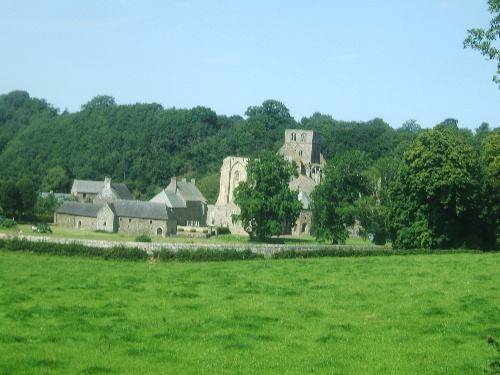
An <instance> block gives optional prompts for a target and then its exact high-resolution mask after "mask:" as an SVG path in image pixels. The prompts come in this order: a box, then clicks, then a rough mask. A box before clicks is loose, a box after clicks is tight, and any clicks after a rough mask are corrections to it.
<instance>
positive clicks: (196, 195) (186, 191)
mask: <svg viewBox="0 0 500 375" xmlns="http://www.w3.org/2000/svg"><path fill="white" fill-rule="evenodd" d="M177 189H178V190H179V191H180V194H181V195H182V196H183V197H184V199H185V200H186V201H200V202H203V203H207V200H206V199H205V197H204V196H203V194H201V191H200V190H199V189H198V188H197V187H196V185H195V184H194V183H193V182H187V181H177Z"/></svg>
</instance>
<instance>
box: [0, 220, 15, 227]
mask: <svg viewBox="0 0 500 375" xmlns="http://www.w3.org/2000/svg"><path fill="white" fill-rule="evenodd" d="M16 227H17V221H15V220H12V219H3V220H1V221H0V228H16Z"/></svg>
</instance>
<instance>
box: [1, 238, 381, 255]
mask: <svg viewBox="0 0 500 375" xmlns="http://www.w3.org/2000/svg"><path fill="white" fill-rule="evenodd" d="M16 237H17V238H19V239H22V238H25V239H26V240H28V241H33V242H44V241H46V242H55V243H60V244H71V243H77V244H80V245H84V246H89V247H100V248H110V247H114V246H125V247H137V248H139V249H142V250H144V251H146V252H147V253H148V254H152V253H153V251H155V250H162V249H167V250H170V251H178V250H196V249H200V248H201V249H212V250H224V249H236V250H241V251H243V250H246V249H250V250H251V251H252V252H254V253H258V254H263V255H264V256H265V257H270V256H271V255H272V254H274V253H277V252H280V251H283V250H291V249H295V250H297V251H304V250H317V249H318V248H326V247H328V248H343V247H346V245H274V244H257V243H256V244H253V243H250V244H244V245H243V244H210V243H207V244H204V243H166V242H165V243H164V242H119V241H116V242H115V241H99V240H80V239H74V238H54V237H46V236H28V235H26V236H23V235H18V236H15V235H10V234H1V233H0V238H4V239H13V238H16ZM347 247H349V248H361V249H362V248H366V246H351V245H347ZM374 248H375V247H374ZM376 248H386V249H390V248H389V247H385V246H377V247H376Z"/></svg>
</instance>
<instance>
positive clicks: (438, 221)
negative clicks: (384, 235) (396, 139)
mask: <svg viewBox="0 0 500 375" xmlns="http://www.w3.org/2000/svg"><path fill="white" fill-rule="evenodd" d="M479 176H480V175H479V159H478V155H477V153H476V151H475V150H474V148H472V147H471V146H469V145H468V144H467V143H466V141H465V139H464V138H463V137H462V136H461V135H460V134H459V133H458V132H456V131H454V130H453V129H452V128H450V127H449V126H447V125H443V124H441V125H438V126H436V127H435V128H434V129H433V130H428V131H424V132H423V133H421V134H419V135H418V136H417V138H416V140H415V141H414V143H413V144H412V146H411V147H410V148H409V149H408V150H407V151H406V152H405V154H404V156H403V162H402V167H401V169H400V170H399V173H398V178H397V181H396V183H395V185H394V187H393V189H392V190H391V202H390V217H389V221H390V236H391V239H392V243H393V246H395V247H397V248H450V247H455V246H463V245H464V244H465V245H467V246H474V247H477V245H478V243H477V239H474V235H475V233H476V232H477V226H476V225H477V223H478V221H477V220H476V219H477V218H478V212H477V205H476V203H477V198H478V187H479V186H478V179H479Z"/></svg>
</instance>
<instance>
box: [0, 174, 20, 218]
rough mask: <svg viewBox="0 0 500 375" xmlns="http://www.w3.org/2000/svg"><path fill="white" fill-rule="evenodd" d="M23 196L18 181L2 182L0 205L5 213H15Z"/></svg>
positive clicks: (0, 184)
mask: <svg viewBox="0 0 500 375" xmlns="http://www.w3.org/2000/svg"><path fill="white" fill-rule="evenodd" d="M20 200H21V197H20V196H19V190H18V188H17V186H16V183H15V182H14V181H12V180H8V181H3V182H1V183H0V207H1V208H2V210H3V212H4V214H7V215H14V214H15V213H16V212H17V209H18V207H19V205H20Z"/></svg>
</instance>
